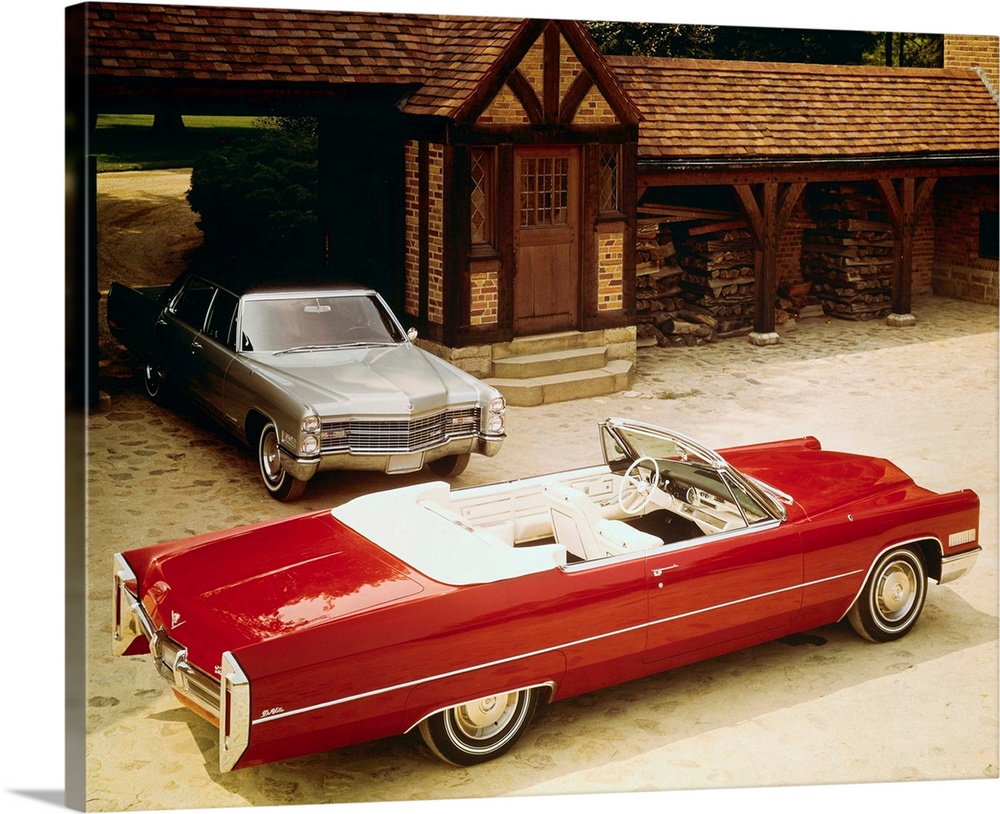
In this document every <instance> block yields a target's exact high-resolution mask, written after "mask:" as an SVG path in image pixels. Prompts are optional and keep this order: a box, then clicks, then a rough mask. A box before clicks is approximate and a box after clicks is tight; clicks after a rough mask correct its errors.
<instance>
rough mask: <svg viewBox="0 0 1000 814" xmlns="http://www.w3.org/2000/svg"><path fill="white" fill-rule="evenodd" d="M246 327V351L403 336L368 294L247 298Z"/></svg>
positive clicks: (382, 340) (307, 347) (377, 342)
mask: <svg viewBox="0 0 1000 814" xmlns="http://www.w3.org/2000/svg"><path fill="white" fill-rule="evenodd" d="M242 329H243V344H242V348H243V350H245V351H271V352H282V351H296V350H316V349H327V348H335V347H344V346H351V345H373V344H374V345H380V344H395V343H398V342H403V341H404V340H405V337H404V336H403V334H402V332H401V331H400V329H399V327H398V326H397V325H396V322H395V320H394V319H393V318H392V315H391V314H390V313H389V312H388V310H387V309H386V308H385V307H384V306H383V305H382V303H381V302H380V301H379V300H378V299H376V298H375V297H374V296H371V295H365V294H357V295H350V296H326V297H324V296H319V297H315V296H311V297H276V298H274V299H250V300H246V301H245V302H244V303H243V322H242Z"/></svg>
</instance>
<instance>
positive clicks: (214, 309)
mask: <svg viewBox="0 0 1000 814" xmlns="http://www.w3.org/2000/svg"><path fill="white" fill-rule="evenodd" d="M108 326H109V328H110V329H111V333H112V335H114V336H115V338H116V339H117V340H118V341H119V342H121V343H122V344H123V345H124V346H125V347H126V348H128V349H129V350H130V351H131V352H132V353H133V354H134V355H135V356H136V357H137V358H138V359H139V360H140V361H141V362H142V364H143V366H144V368H143V379H144V382H145V387H146V392H147V393H148V394H149V396H150V398H152V399H153V400H154V401H156V400H159V399H160V398H161V397H162V396H163V394H164V393H165V392H166V390H167V389H168V388H170V389H172V390H177V391H182V392H184V393H185V394H187V395H189V396H191V397H192V398H193V399H194V400H195V401H196V402H197V403H198V404H199V405H201V406H202V407H204V408H205V409H206V410H207V411H208V412H209V413H210V414H211V415H212V416H213V417H214V418H216V419H217V420H218V421H219V422H220V423H221V424H222V425H223V426H225V427H226V428H228V429H229V430H231V431H232V432H233V433H234V434H235V435H236V436H237V437H239V438H240V439H242V440H243V441H245V442H246V443H247V444H248V445H249V446H250V447H251V449H254V450H256V453H257V460H258V463H259V468H260V476H261V480H262V481H263V483H264V486H265V487H266V488H267V491H268V492H269V493H270V494H271V496H272V497H274V498H276V499H278V500H293V499H295V498H297V497H299V496H300V495H301V494H302V492H303V490H304V489H305V485H306V482H307V481H308V480H309V479H310V478H311V477H312V476H313V475H315V474H316V473H317V472H320V471H324V470H330V469H367V470H378V471H383V472H386V473H388V474H395V473H401V472H412V471H415V470H418V469H420V468H421V467H423V466H425V465H426V466H428V467H429V468H430V470H431V471H432V472H433V473H434V474H435V475H437V476H439V477H445V478H448V477H455V476H457V475H458V474H460V473H461V472H462V471H463V470H464V469H465V467H466V465H467V464H468V461H469V458H470V456H471V455H472V453H477V454H481V455H487V456H492V455H495V454H496V453H497V452H498V451H499V449H500V446H501V444H502V442H503V440H504V437H505V431H504V413H505V410H506V404H505V401H504V398H503V396H502V395H501V394H500V393H499V392H498V391H497V390H496V389H494V388H492V387H490V386H488V385H487V384H485V383H484V382H482V381H480V380H479V379H477V378H475V377H474V376H471V375H470V374H468V373H465V372H464V371H462V370H459V369H458V368H456V367H455V366H453V365H451V364H449V363H448V362H445V361H444V360H442V359H439V358H438V357H436V356H434V355H433V354H430V353H427V352H426V351H424V350H422V349H420V348H418V347H417V346H416V345H415V344H414V339H415V338H416V334H415V332H414V331H412V330H411V331H410V333H409V334H408V333H407V332H406V331H404V330H403V327H402V326H401V325H400V323H399V321H398V320H397V319H396V317H395V316H394V315H393V313H392V311H391V310H390V309H389V307H388V305H386V303H385V301H384V300H383V299H382V297H381V296H380V295H379V294H378V293H377V292H375V291H373V290H371V289H368V288H365V287H358V286H356V285H347V284H331V283H330V282H328V281H327V282H323V281H322V279H321V278H317V277H312V276H311V277H309V278H305V279H300V280H298V281H296V282H289V281H288V280H281V281H280V282H279V281H270V282H267V281H261V280H255V279H252V278H251V277H249V276H247V275H242V276H241V277H240V278H237V277H235V276H233V277H229V276H226V275H218V274H205V273H199V272H195V271H189V272H186V273H185V274H183V275H182V276H181V277H180V278H178V279H177V280H176V281H175V282H174V283H173V284H172V285H170V286H157V287H151V288H141V289H133V288H129V287H127V286H124V285H121V284H119V283H114V284H112V287H111V290H110V292H109V295H108Z"/></svg>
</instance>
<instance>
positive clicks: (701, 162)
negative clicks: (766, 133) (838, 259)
mask: <svg viewBox="0 0 1000 814" xmlns="http://www.w3.org/2000/svg"><path fill="white" fill-rule="evenodd" d="M998 164H1000V150H970V151H963V152H935V153H919V154H914V153H907V154H898V155H859V156H849V157H844V156H837V157H831V156H803V157H797V156H766V157H764V156H762V157H751V158H719V157H704V158H680V157H675V156H672V157H669V158H651V157H648V156H646V157H644V156H640V157H639V160H638V165H639V172H640V174H641V173H643V172H647V173H654V172H677V171H684V170H688V171H690V170H700V171H705V170H724V171H734V170H735V171H738V170H785V169H796V170H802V169H814V170H836V169H846V168H850V167H862V166H863V167H869V168H873V167H886V168H891V167H899V166H901V165H905V166H941V165H951V166H968V167H984V166H991V165H992V166H993V167H994V168H996V167H997V166H998Z"/></svg>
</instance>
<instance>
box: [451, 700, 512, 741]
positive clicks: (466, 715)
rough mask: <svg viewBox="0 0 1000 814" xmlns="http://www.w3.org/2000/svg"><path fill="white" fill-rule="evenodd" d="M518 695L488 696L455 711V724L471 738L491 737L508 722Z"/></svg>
mask: <svg viewBox="0 0 1000 814" xmlns="http://www.w3.org/2000/svg"><path fill="white" fill-rule="evenodd" d="M516 698H517V693H506V694H504V695H488V696H486V697H485V698H480V699H479V700H478V701H473V702H472V703H469V704H465V705H463V706H461V707H458V708H457V709H456V710H455V713H456V714H455V722H456V724H457V725H458V727H459V729H460V730H461V731H462V732H463V734H465V735H466V736H467V737H470V738H485V737H489V736H490V735H491V734H492V733H493V732H495V731H496V728H497V727H499V726H500V725H502V724H504V723H506V722H507V720H508V719H509V718H510V716H511V714H512V712H513V710H514V707H515V700H516Z"/></svg>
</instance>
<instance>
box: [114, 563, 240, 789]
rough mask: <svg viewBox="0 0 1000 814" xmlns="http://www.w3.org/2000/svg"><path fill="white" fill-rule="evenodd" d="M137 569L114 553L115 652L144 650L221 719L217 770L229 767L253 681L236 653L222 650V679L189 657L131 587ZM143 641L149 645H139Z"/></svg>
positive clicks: (212, 716)
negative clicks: (234, 654)
mask: <svg viewBox="0 0 1000 814" xmlns="http://www.w3.org/2000/svg"><path fill="white" fill-rule="evenodd" d="M135 584H136V579H135V574H134V573H133V572H132V569H131V568H130V567H129V565H128V563H127V562H126V561H125V559H124V557H122V555H121V554H116V555H115V558H114V593H113V610H112V612H113V614H114V616H113V620H112V626H111V639H112V651H113V652H114V654H115V655H116V656H124V655H138V654H139V653H141V652H144V651H145V650H146V649H148V651H149V652H150V653H151V654H152V656H153V663H154V665H155V666H156V671H157V672H158V673H159V674H160V675H161V676H163V678H165V679H166V680H167V681H168V682H169V683H170V685H171V686H172V687H173V689H174V690H175V691H176V692H178V693H180V694H181V695H182V696H184V697H185V698H186V699H188V700H189V701H191V703H192V704H194V705H195V706H196V707H198V708H199V709H201V710H202V711H203V713H204V717H206V718H208V719H209V720H211V721H218V725H219V770H220V771H223V772H228V771H230V770H231V769H232V768H233V767H234V766H235V765H236V762H237V761H238V760H239V759H240V757H241V756H242V754H243V752H244V751H245V750H246V748H247V745H248V743H249V739H250V682H249V679H247V677H246V675H245V674H244V673H243V670H242V669H241V668H240V665H239V663H238V662H237V661H236V659H235V657H234V656H233V654H232V653H230V652H228V651H226V652H225V653H223V654H222V669H221V674H222V679H221V680H220V679H218V678H215V677H213V676H210V675H208V674H207V673H205V672H203V671H201V670H199V669H198V668H197V667H195V666H193V665H192V664H190V663H189V662H188V660H187V649H186V648H184V647H182V646H181V645H180V644H178V643H177V642H175V641H174V640H173V639H171V638H170V637H169V636H167V633H166V631H165V630H164V629H163V628H162V627H160V628H157V627H155V625H154V623H153V620H152V619H151V618H150V616H149V613H148V612H147V611H146V608H145V606H144V605H143V604H142V602H140V601H139V598H138V597H137V596H136V595H135V594H134V593H132V591H131V590H129V587H128V586H129V585H135ZM143 639H144V640H145V647H141V648H140V647H138V646H137V644H139V645H141V644H142V643H143V642H142V640H143Z"/></svg>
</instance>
